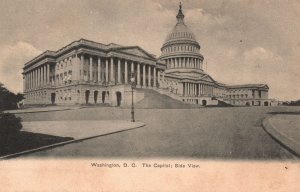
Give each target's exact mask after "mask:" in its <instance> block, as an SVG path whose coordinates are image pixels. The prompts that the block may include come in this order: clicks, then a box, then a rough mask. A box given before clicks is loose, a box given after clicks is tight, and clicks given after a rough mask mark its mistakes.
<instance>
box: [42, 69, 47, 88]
mask: <svg viewBox="0 0 300 192" xmlns="http://www.w3.org/2000/svg"><path fill="white" fill-rule="evenodd" d="M43 68H44V86H45V85H46V84H47V82H46V81H47V74H46V73H47V72H46V70H47V68H46V66H45V65H44V67H43Z"/></svg>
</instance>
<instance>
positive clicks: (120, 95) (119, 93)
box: [116, 91, 122, 107]
mask: <svg viewBox="0 0 300 192" xmlns="http://www.w3.org/2000/svg"><path fill="white" fill-rule="evenodd" d="M116 96H117V106H118V107H119V106H121V101H122V93H121V92H120V91H118V92H116Z"/></svg>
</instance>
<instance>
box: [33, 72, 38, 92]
mask: <svg viewBox="0 0 300 192" xmlns="http://www.w3.org/2000/svg"><path fill="white" fill-rule="evenodd" d="M34 71H35V75H34V81H35V83H34V87H35V88H37V86H38V83H37V80H38V75H37V74H38V70H37V69H36V70H34Z"/></svg>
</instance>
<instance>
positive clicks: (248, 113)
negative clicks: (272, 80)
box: [18, 107, 299, 160]
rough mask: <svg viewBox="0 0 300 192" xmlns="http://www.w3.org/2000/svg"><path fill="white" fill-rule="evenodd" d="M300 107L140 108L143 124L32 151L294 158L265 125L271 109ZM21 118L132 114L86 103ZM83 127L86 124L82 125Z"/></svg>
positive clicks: (121, 116) (82, 154) (138, 114)
mask: <svg viewBox="0 0 300 192" xmlns="http://www.w3.org/2000/svg"><path fill="white" fill-rule="evenodd" d="M297 110H299V108H297V107H234V108H200V109H137V110H136V119H138V120H140V121H143V122H145V123H146V126H145V127H143V128H140V129H135V130H130V131H126V132H122V133H117V134H112V135H107V136H103V137H98V138H95V139H91V140H86V141H83V142H80V143H74V144H69V145H65V146H62V147H58V148H53V149H49V150H46V151H41V152H36V153H32V154H29V155H26V156H23V157H21V158H32V157H56V158H57V157H63V158H70V157H71V158H72V157H76V158H77V157H102V158H118V157H121V158H197V159H199V158H200V159H234V160H243V159H249V160H280V159H285V160H286V159H292V158H294V157H293V156H292V155H291V154H290V153H289V152H288V151H287V150H286V149H284V148H283V147H282V146H281V145H280V144H278V143H277V142H276V141H274V140H273V139H272V138H271V137H270V136H269V135H268V134H267V133H266V132H265V131H264V130H263V129H262V127H261V121H262V119H264V118H265V117H267V116H270V115H271V114H270V112H283V111H286V112H291V111H297ZM18 116H20V117H21V118H22V119H23V120H26V121H28V120H31V121H35V120H75V119H76V120H78V119H84V120H95V119H99V120H100V119H101V120H104V119H112V118H114V119H129V118H130V110H129V109H119V108H108V107H106V108H103V107H102V108H85V109H77V110H71V111H56V112H45V113H36V114H34V113H33V114H19V115H18ZM82 131H84V127H82Z"/></svg>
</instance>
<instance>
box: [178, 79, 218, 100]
mask: <svg viewBox="0 0 300 192" xmlns="http://www.w3.org/2000/svg"><path fill="white" fill-rule="evenodd" d="M216 89H217V88H215V87H214V86H213V85H209V84H203V83H188V82H185V83H183V96H192V97H193V96H194V97H197V96H201V95H209V96H213V95H215V92H216Z"/></svg>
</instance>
